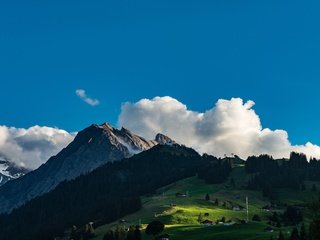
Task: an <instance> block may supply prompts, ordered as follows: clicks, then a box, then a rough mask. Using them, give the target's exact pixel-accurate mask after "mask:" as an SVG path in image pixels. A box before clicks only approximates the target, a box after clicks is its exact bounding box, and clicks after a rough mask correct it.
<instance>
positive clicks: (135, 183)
mask: <svg viewBox="0 0 320 240" xmlns="http://www.w3.org/2000/svg"><path fill="white" fill-rule="evenodd" d="M203 161H205V160H204V159H203V158H202V157H201V156H200V155H199V154H198V153H197V152H195V151H194V150H193V149H189V148H186V147H183V146H179V145H177V144H175V145H162V144H160V145H158V146H155V147H153V148H152V149H150V150H147V151H145V152H142V153H140V154H137V155H135V156H133V157H131V158H128V159H123V160H122V161H116V162H113V163H107V164H105V165H103V166H101V167H99V168H97V169H96V170H94V171H92V172H91V173H89V174H88V175H83V176H80V177H78V178H76V179H74V180H71V181H69V182H63V183H61V184H60V185H59V186H58V187H57V188H56V189H54V190H53V191H51V192H49V193H47V194H44V195H43V196H41V197H37V198H35V199H33V200H31V201H30V202H28V203H27V204H26V205H24V206H22V207H20V208H19V209H16V210H14V211H12V213H11V214H10V215H8V216H6V215H3V216H1V218H0V232H1V236H0V239H12V238H15V239H42V240H43V239H51V237H52V236H54V235H55V234H56V233H57V232H59V231H62V230H64V229H65V228H66V227H69V226H72V224H77V225H81V224H84V223H86V222H88V221H94V222H100V223H103V222H110V221H112V220H115V219H118V218H120V217H121V216H123V215H125V214H128V213H132V212H134V211H136V210H138V209H139V208H141V202H140V198H139V196H140V195H142V194H146V193H152V192H154V190H155V189H157V188H159V187H161V186H165V185H167V184H170V183H172V182H175V181H177V180H179V179H183V178H185V177H189V176H193V175H194V174H195V173H196V171H197V169H198V167H199V166H200V165H201V164H202V163H203ZM26 218H28V220H29V221H27V222H26V221H25V219H26ZM14 229H20V231H19V232H16V231H14Z"/></svg>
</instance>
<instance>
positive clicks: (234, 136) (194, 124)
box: [118, 97, 320, 158]
mask: <svg viewBox="0 0 320 240" xmlns="http://www.w3.org/2000/svg"><path fill="white" fill-rule="evenodd" d="M254 104H255V103H254V102H253V101H251V100H250V101H247V102H244V101H243V100H242V99H241V98H232V99H231V100H224V99H220V100H218V101H217V103H216V104H215V106H214V107H213V108H211V109H209V110H207V111H205V112H203V113H200V112H195V111H192V110H189V109H188V108H187V106H186V105H185V104H183V103H181V102H179V101H178V100H176V99H174V98H172V97H155V98H153V99H142V100H140V101H138V102H136V103H130V102H127V103H125V104H123V105H122V108H121V113H120V115H119V119H118V124H119V126H124V127H127V128H128V129H130V130H132V131H133V132H135V133H137V134H140V135H142V136H144V137H146V138H154V136H155V134H157V133H159V132H160V133H164V134H166V135H168V136H169V137H171V138H173V139H174V140H176V141H177V142H179V143H183V144H185V145H187V146H190V147H193V148H195V149H196V150H198V151H199V152H201V153H209V154H213V155H216V156H223V155H224V154H227V155H230V154H237V155H238V156H240V157H242V158H246V157H248V156H250V155H259V154H270V155H272V156H273V157H275V158H282V157H288V156H289V154H290V152H291V151H297V152H303V153H305V154H307V156H309V157H310V156H313V157H316V158H320V147H319V146H317V145H314V144H312V143H310V142H308V143H306V144H305V145H292V144H291V143H290V141H289V139H288V133H287V132H286V131H285V130H281V129H280V130H271V129H269V128H263V127H262V125H261V121H260V118H259V116H258V115H257V114H256V112H255V111H254V110H253V106H254Z"/></svg>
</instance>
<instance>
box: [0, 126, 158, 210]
mask: <svg viewBox="0 0 320 240" xmlns="http://www.w3.org/2000/svg"><path fill="white" fill-rule="evenodd" d="M157 144H158V142H156V141H155V140H146V139H144V138H143V137H140V136H138V135H135V134H134V133H132V132H130V131H129V130H128V129H125V128H121V129H120V130H119V129H116V128H114V127H112V126H111V125H110V124H108V123H104V124H101V125H97V124H92V125H90V126H89V127H87V128H85V129H83V130H82V131H80V132H79V133H78V134H77V136H76V137H75V139H74V140H73V141H72V142H71V143H70V144H69V145H68V146H67V147H65V148H64V149H62V150H61V151H60V152H59V153H58V154H57V155H55V156H52V157H51V158H49V160H48V161H47V162H46V163H45V164H43V165H41V166H40V167H39V168H38V169H36V170H34V171H32V172H30V173H28V174H26V175H25V176H23V177H21V178H18V179H16V180H14V181H10V182H8V183H6V184H5V185H3V186H2V187H0V202H1V203H2V204H1V205H0V213H5V212H10V211H11V210H12V209H14V208H16V207H19V206H21V205H22V204H24V203H25V202H27V201H29V200H31V199H33V198H35V197H37V196H40V195H42V194H44V193H46V192H49V191H51V190H53V189H54V188H55V187H56V186H57V185H58V184H59V183H60V182H62V181H64V180H70V179H74V178H76V177H77V176H79V175H81V174H86V173H88V172H91V171H92V170H94V169H96V168H97V167H99V166H101V165H103V164H105V163H107V162H113V161H118V160H121V159H124V158H128V157H131V156H132V155H134V154H137V153H139V152H141V151H145V150H147V149H150V148H151V147H153V146H155V145H157Z"/></svg>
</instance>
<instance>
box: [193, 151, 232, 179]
mask: <svg viewBox="0 0 320 240" xmlns="http://www.w3.org/2000/svg"><path fill="white" fill-rule="evenodd" d="M202 158H203V159H204V160H205V164H203V165H202V166H201V167H200V168H199V170H198V177H199V178H200V179H204V180H205V182H206V183H210V184H212V183H214V184H215V183H223V182H224V181H226V180H227V179H228V177H229V175H230V173H231V171H232V166H231V162H230V161H228V160H225V159H218V158H216V157H214V156H210V155H206V154H204V155H203V157H202Z"/></svg>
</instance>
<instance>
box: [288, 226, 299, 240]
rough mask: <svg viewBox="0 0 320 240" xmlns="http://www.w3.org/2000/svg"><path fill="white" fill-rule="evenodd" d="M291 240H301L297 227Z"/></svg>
mask: <svg viewBox="0 0 320 240" xmlns="http://www.w3.org/2000/svg"><path fill="white" fill-rule="evenodd" d="M290 240H300V237H299V232H298V229H297V228H296V227H295V228H293V230H292V233H291V236H290Z"/></svg>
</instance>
